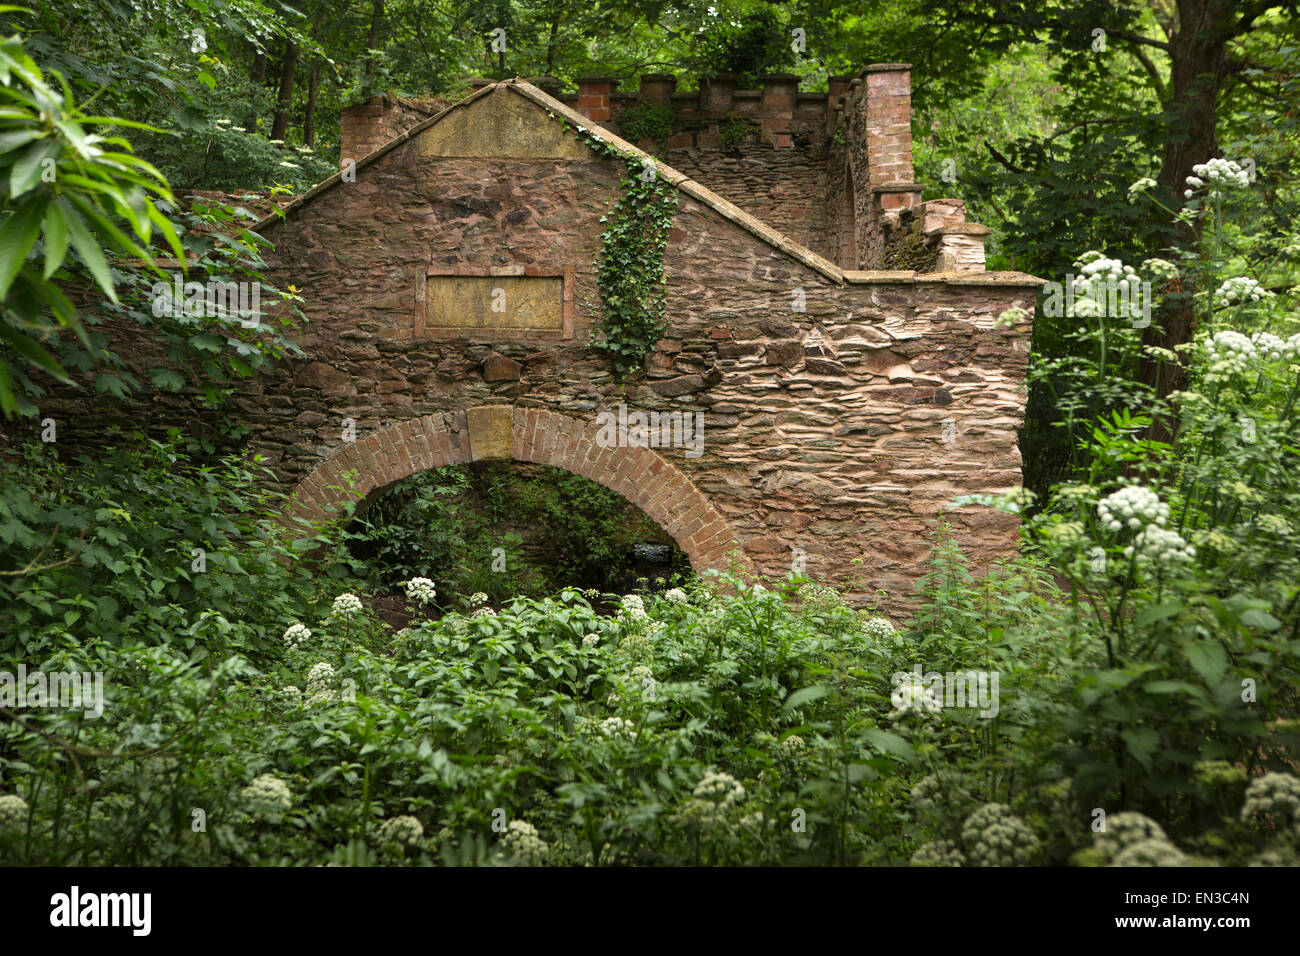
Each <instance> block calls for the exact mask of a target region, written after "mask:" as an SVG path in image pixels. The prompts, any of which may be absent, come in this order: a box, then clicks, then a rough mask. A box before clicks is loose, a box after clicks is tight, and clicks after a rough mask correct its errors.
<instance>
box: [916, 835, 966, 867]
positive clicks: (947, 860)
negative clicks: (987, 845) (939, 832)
mask: <svg viewBox="0 0 1300 956" xmlns="http://www.w3.org/2000/svg"><path fill="white" fill-rule="evenodd" d="M965 863H966V857H965V856H963V855H962V852H961V849H960V848H959V847H958V846H957V844H956V843H954V842H953V841H952V840H934V841H932V842H930V843H924V844H922V845H921V846H920V847H918V848H917V850H916V852H915V853H913V854H912V859H911V865H912V866H964V865H965Z"/></svg>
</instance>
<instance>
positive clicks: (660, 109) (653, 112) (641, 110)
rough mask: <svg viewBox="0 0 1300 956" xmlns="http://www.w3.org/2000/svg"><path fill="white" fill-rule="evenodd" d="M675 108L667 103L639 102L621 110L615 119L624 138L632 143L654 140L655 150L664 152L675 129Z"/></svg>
mask: <svg viewBox="0 0 1300 956" xmlns="http://www.w3.org/2000/svg"><path fill="white" fill-rule="evenodd" d="M675 115H676V114H675V113H674V112H673V108H672V107H671V106H669V105H667V104H664V105H658V104H655V103H638V104H637V105H636V106H632V107H629V108H628V109H625V110H620V111H619V113H618V115H617V116H616V117H615V119H616V120H617V121H618V125H619V129H621V130H622V131H623V138H624V139H626V140H627V141H628V142H630V143H638V144H639V143H640V142H642V141H643V140H647V139H648V140H652V141H653V142H654V144H655V151H656V152H658V153H661V154H662V153H663V151H664V148H665V145H666V143H667V142H668V134H669V133H671V132H672V131H673V118H674V117H675Z"/></svg>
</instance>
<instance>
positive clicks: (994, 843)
mask: <svg viewBox="0 0 1300 956" xmlns="http://www.w3.org/2000/svg"><path fill="white" fill-rule="evenodd" d="M961 842H962V844H963V846H964V847H965V849H966V855H967V857H968V858H969V859H970V862H971V863H972V864H973V865H975V866H1024V865H1025V864H1027V863H1029V862H1030V860H1032V859H1033V856H1034V854H1035V853H1036V852H1037V850H1038V840H1037V839H1036V838H1035V837H1034V831H1033V830H1031V829H1029V827H1028V826H1027V825H1026V824H1025V822H1024V821H1023V820H1021V819H1020V818H1019V817H1018V816H1015V815H1014V814H1013V813H1012V812H1011V808H1010V807H1008V806H1007V805H1006V804H1005V803H986V804H984V805H983V806H982V807H979V808H978V809H977V810H975V811H974V812H973V813H972V814H971V815H970V816H969V817H967V818H966V822H965V823H964V824H962V828H961Z"/></svg>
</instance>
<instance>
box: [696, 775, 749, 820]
mask: <svg viewBox="0 0 1300 956" xmlns="http://www.w3.org/2000/svg"><path fill="white" fill-rule="evenodd" d="M691 796H693V797H694V798H695V799H696V800H707V801H708V802H710V803H713V804H716V805H717V806H719V807H721V808H722V809H724V810H725V809H727V808H728V807H732V806H735V805H736V804H737V803H740V801H742V800H744V799H745V787H744V785H743V784H742V783H741V782H740V781H739V780H737V779H736V778H735V777H733V776H731V774H729V773H722V772H720V771H717V770H710V771H709V772H708V773H706V774H705V775H704V776H703V777H702V778H700V782H699V783H697V784H696V785H695V789H694V790H692V791H691Z"/></svg>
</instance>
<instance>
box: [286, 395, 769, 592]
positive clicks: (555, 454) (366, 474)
mask: <svg viewBox="0 0 1300 956" xmlns="http://www.w3.org/2000/svg"><path fill="white" fill-rule="evenodd" d="M598 430H599V429H598V428H597V426H596V424H595V421H594V416H593V420H591V421H582V420H579V419H577V418H573V417H571V416H569V415H562V414H559V413H557V412H551V411H546V410H545V409H540V408H522V407H518V406H510V405H482V406H479V407H476V408H470V409H467V410H465V411H460V412H451V413H444V414H440V415H429V416H425V417H422V418H413V419H410V420H408V421H404V422H401V423H399V424H395V425H387V426H385V427H383V428H381V429H379V430H377V431H374V432H371V433H370V434H368V435H366V436H364V437H358V438H357V440H356V441H355V442H349V443H347V444H344V445H343V446H342V448H341V449H340V451H339V452H338V453H337V454H335V455H333V456H331V457H330V458H328V459H326V460H325V461H323V462H321V463H320V464H319V465H317V466H316V468H315V469H313V470H312V472H311V473H310V474H309V475H308V476H307V477H306V478H304V479H302V480H301V481H300V482H299V483H298V484H297V486H296V487H295V488H294V491H293V498H292V501H293V506H294V508H295V510H296V512H297V513H298V514H300V515H301V516H303V517H306V518H310V519H315V520H321V519H324V518H326V517H327V516H328V514H329V510H330V509H331V507H332V506H335V505H338V504H341V503H342V502H344V501H346V500H348V499H350V498H352V497H353V496H354V495H353V490H352V489H355V491H356V492H360V493H361V494H363V495H365V496H366V497H372V496H374V495H376V494H378V493H380V492H382V491H383V490H384V489H385V488H387V487H389V486H391V485H393V484H394V483H396V482H398V481H401V480H402V479H403V478H408V477H410V476H411V475H414V474H418V473H419V472H422V471H427V470H429V469H430V468H440V467H442V466H445V465H460V464H467V463H469V462H472V461H485V460H492V459H513V460H514V461H522V462H531V463H533V464H538V465H550V466H552V467H555V468H561V469H563V470H565V471H569V472H573V473H574V474H577V475H582V476H583V477H584V478H590V479H591V480H592V481H595V482H598V483H599V484H602V485H604V486H605V487H606V488H609V489H610V490H612V491H615V492H617V493H618V494H620V495H622V496H623V497H624V498H626V499H627V500H628V501H630V502H632V503H633V504H635V505H636V506H637V507H639V508H640V509H641V510H642V511H644V512H645V513H646V515H647V516H648V517H649V518H650V519H651V520H652V521H654V522H655V523H656V524H657V525H659V527H661V528H663V530H664V531H666V532H667V533H668V534H669V535H671V536H672V538H673V540H674V541H676V542H677V546H678V547H680V548H681V549H682V551H683V552H685V554H686V556H687V557H688V558H689V559H690V562H691V566H692V567H693V568H695V570H696V571H699V572H703V571H705V570H708V569H710V568H712V569H717V570H722V569H725V568H726V567H728V565H729V564H730V561H731V557H732V552H733V551H735V552H739V557H740V560H741V563H742V564H743V565H745V566H746V567H749V566H750V561H749V560H748V559H747V558H746V557H745V556H744V553H743V551H741V548H740V544H739V540H738V538H737V537H736V534H735V532H734V531H733V530H732V529H731V526H730V524H729V523H728V522H727V520H726V519H725V518H724V517H723V516H722V515H721V514H720V513H719V512H718V510H717V509H716V508H715V507H714V506H713V505H712V504H711V503H710V502H709V500H708V499H707V498H706V497H705V496H704V495H703V494H702V493H701V492H700V490H699V489H698V488H696V487H695V485H694V483H693V482H692V481H691V480H690V479H689V478H688V477H686V475H684V474H683V473H682V472H681V471H680V470H679V469H678V468H676V467H674V466H673V465H672V464H671V463H670V462H669V461H667V460H666V459H665V458H664V457H662V456H661V455H660V454H658V452H656V451H654V450H652V449H649V448H602V447H600V446H599V445H598V444H597V442H596V434H597V432H598Z"/></svg>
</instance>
